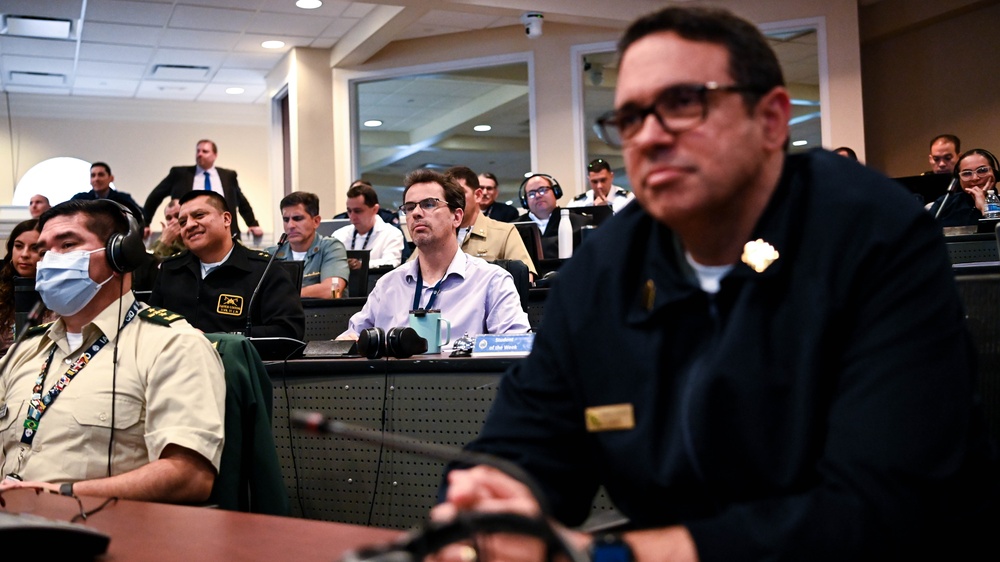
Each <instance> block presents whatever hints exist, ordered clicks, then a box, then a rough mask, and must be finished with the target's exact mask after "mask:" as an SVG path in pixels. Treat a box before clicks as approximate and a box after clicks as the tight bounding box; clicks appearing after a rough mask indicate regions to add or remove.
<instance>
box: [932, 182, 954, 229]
mask: <svg viewBox="0 0 1000 562" xmlns="http://www.w3.org/2000/svg"><path fill="white" fill-rule="evenodd" d="M957 181H958V178H957V177H953V178H951V183H949V184H948V189H947V190H945V192H944V199H942V200H941V206H940V207H938V210H937V212H936V213H934V219H935V220H937V218H938V217H939V216H940V215H941V210H942V209H944V205H945V203H947V202H948V197H950V196H951V194H952V193H953V192H954V190H955V182H957Z"/></svg>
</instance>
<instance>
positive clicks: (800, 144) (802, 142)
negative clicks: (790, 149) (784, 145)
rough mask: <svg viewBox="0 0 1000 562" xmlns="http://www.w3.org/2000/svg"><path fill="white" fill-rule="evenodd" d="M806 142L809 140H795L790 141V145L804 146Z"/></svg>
mask: <svg viewBox="0 0 1000 562" xmlns="http://www.w3.org/2000/svg"><path fill="white" fill-rule="evenodd" d="M807 144H809V141H804V140H797V141H794V142H792V146H805V145H807Z"/></svg>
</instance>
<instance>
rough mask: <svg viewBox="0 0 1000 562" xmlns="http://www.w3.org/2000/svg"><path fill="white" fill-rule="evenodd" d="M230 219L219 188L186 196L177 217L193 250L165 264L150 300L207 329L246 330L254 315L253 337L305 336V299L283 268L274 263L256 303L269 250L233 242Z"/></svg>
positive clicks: (295, 337)
mask: <svg viewBox="0 0 1000 562" xmlns="http://www.w3.org/2000/svg"><path fill="white" fill-rule="evenodd" d="M230 221H232V215H231V214H230V213H229V210H228V207H227V206H226V201H225V199H223V198H222V196H221V195H219V194H218V193H215V192H211V191H191V192H189V193H188V194H187V195H185V196H184V197H182V198H181V212H180V216H179V217H178V222H179V224H180V228H181V237H182V239H183V240H184V245H185V246H187V249H188V251H186V252H181V253H180V254H177V255H176V256H173V257H171V258H168V259H167V260H166V261H164V262H163V264H162V265H161V266H160V275H159V276H158V277H157V279H156V285H155V286H154V288H153V295H152V297H151V298H150V304H153V306H163V307H164V308H168V309H170V310H172V311H174V312H177V313H178V314H182V315H183V316H184V317H185V318H187V320H188V322H190V323H191V325H193V326H194V327H196V328H198V329H200V330H202V331H203V332H237V333H243V331H244V329H245V328H246V325H247V315H248V314H249V315H250V319H251V326H252V331H251V333H250V335H251V336H254V337H288V338H294V339H302V335H303V334H304V332H305V315H304V313H303V312H302V301H301V300H300V299H299V294H298V291H296V290H295V285H294V284H293V283H292V280H291V279H290V278H289V276H288V273H286V272H285V270H284V269H283V268H281V267H272V268H271V270H270V271H269V272H268V274H267V278H266V279H265V280H264V284H263V285H262V286H261V290H260V295H258V298H257V299H254V302H253V303H252V305H253V306H252V308H251V302H250V297H251V295H252V294H253V290H254V288H255V287H256V286H257V283H258V282H259V281H260V278H261V275H263V274H264V268H265V267H267V261H268V259H269V258H270V255H269V254H267V253H265V252H258V251H254V250H249V249H247V248H245V247H243V245H241V244H238V243H236V242H234V241H233V238H232V236H231V235H230V229H229V226H230Z"/></svg>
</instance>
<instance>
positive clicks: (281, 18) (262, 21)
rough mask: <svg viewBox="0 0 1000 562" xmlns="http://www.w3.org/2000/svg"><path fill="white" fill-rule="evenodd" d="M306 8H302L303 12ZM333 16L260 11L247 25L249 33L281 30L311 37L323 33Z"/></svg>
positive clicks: (289, 33) (288, 33) (285, 32)
mask: <svg viewBox="0 0 1000 562" xmlns="http://www.w3.org/2000/svg"><path fill="white" fill-rule="evenodd" d="M305 11H306V10H303V12H305ZM332 21H333V18H328V17H317V16H307V15H298V14H274V13H265V12H261V13H259V14H257V15H256V16H255V17H254V18H253V22H252V23H251V24H250V26H249V27H247V31H248V32H250V33H265V34H266V33H273V32H275V31H277V30H281V33H282V34H284V35H295V36H298V37H309V38H313V37H316V36H317V35H319V34H320V33H323V30H324V29H326V27H327V26H328V25H330V22H332Z"/></svg>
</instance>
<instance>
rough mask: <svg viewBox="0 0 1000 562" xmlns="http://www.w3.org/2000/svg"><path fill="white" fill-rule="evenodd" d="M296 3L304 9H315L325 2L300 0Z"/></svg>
mask: <svg viewBox="0 0 1000 562" xmlns="http://www.w3.org/2000/svg"><path fill="white" fill-rule="evenodd" d="M295 5H296V6H298V7H299V8H302V9H303V10H315V9H316V8H319V7H320V6H322V5H323V2H320V0H298V2H296V3H295Z"/></svg>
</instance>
